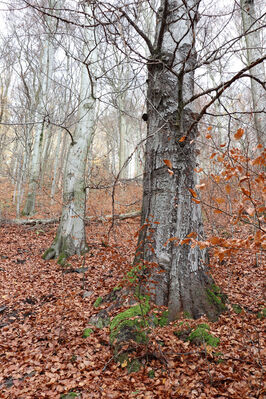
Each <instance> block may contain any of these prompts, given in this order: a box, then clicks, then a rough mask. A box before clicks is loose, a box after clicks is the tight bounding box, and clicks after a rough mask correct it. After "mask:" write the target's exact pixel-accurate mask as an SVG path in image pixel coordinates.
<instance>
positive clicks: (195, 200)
mask: <svg viewBox="0 0 266 399" xmlns="http://www.w3.org/2000/svg"><path fill="white" fill-rule="evenodd" d="M191 200H192V201H193V202H195V203H196V204H200V200H199V199H197V198H193V197H192V198H191Z"/></svg>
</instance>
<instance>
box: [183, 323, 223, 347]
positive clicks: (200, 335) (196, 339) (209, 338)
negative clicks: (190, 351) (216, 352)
mask: <svg viewBox="0 0 266 399" xmlns="http://www.w3.org/2000/svg"><path fill="white" fill-rule="evenodd" d="M205 326H206V325H204V324H201V325H199V326H198V327H197V328H196V329H195V330H194V331H192V332H191V334H190V335H189V337H188V340H189V341H190V342H192V343H196V344H202V343H203V342H205V343H206V344H207V345H210V346H212V347H214V348H216V347H217V346H218V344H219V342H220V339H219V338H217V337H214V336H213V335H211V334H210V333H209V332H208V330H209V328H206V327H205ZM207 326H208V325H207ZM208 327H209V326H208Z"/></svg>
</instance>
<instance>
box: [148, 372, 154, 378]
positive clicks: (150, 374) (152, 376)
mask: <svg viewBox="0 0 266 399" xmlns="http://www.w3.org/2000/svg"><path fill="white" fill-rule="evenodd" d="M148 376H149V378H154V377H155V372H154V370H150V371H149V372H148Z"/></svg>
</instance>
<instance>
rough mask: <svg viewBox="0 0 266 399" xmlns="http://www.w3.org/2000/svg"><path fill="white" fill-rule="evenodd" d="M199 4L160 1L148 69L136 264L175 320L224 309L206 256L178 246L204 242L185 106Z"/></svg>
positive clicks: (188, 111)
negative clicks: (192, 237) (215, 296)
mask: <svg viewBox="0 0 266 399" xmlns="http://www.w3.org/2000/svg"><path fill="white" fill-rule="evenodd" d="M198 3H199V2H198V1H197V0H189V1H187V2H183V1H181V0H168V1H164V0H163V1H162V2H161V7H160V8H159V18H158V21H157V31H156V37H155V45H154V48H155V51H154V54H152V57H151V60H150V63H149V65H148V94H147V114H148V121H147V123H148V132H147V137H148V138H147V144H146V163H145V171H144V183H143V184H144V185H143V187H144V193H143V205H142V222H141V224H142V226H143V228H142V229H141V231H140V233H139V243H138V253H137V255H136V258H135V263H140V264H142V263H144V265H145V267H148V268H151V270H152V272H151V278H150V279H149V282H148V287H149V291H151V292H152V294H153V295H154V300H155V302H156V304H157V305H165V306H168V309H169V320H170V321H171V320H175V319H177V318H178V317H179V316H180V314H181V312H187V313H189V314H190V315H191V316H193V317H194V318H198V317H200V316H201V315H203V314H207V315H208V317H210V318H212V319H215V318H216V317H217V316H218V314H219V312H220V311H221V307H222V305H221V306H217V304H216V303H214V302H212V301H211V296H212V294H211V293H210V292H211V289H212V284H213V281H212V278H211V277H210V275H209V272H208V257H207V253H206V251H205V250H201V249H199V247H198V246H195V247H193V246H191V245H190V243H187V244H183V245H182V244H179V240H180V241H181V240H183V239H185V238H186V237H187V236H188V235H189V234H190V233H193V232H195V233H197V236H198V238H199V239H202V238H203V226H202V219H201V208H200V204H197V203H195V202H194V201H193V197H192V195H191V192H190V191H189V189H194V187H195V184H196V176H195V172H194V169H195V167H196V160H197V151H196V146H195V141H194V140H195V136H196V134H197V132H196V130H195V129H193V130H192V131H190V132H189V133H188V131H189V130H190V126H191V124H192V122H193V121H194V110H193V108H192V105H189V104H188V105H187V106H185V107H184V106H183V104H184V103H185V102H186V101H188V100H189V98H190V97H191V96H192V95H193V91H194V74H193V67H194V65H195V62H196V52H195V25H196V19H197V7H198ZM186 71H189V72H186ZM180 140H181V141H180ZM154 266H155V267H154ZM159 271H161V273H159ZM154 281H155V282H154ZM146 289H147V286H146ZM209 290H210V291H209Z"/></svg>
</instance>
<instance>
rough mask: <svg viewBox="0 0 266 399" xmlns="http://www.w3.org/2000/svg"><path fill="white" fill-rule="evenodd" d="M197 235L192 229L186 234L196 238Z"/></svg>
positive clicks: (188, 236)
mask: <svg viewBox="0 0 266 399" xmlns="http://www.w3.org/2000/svg"><path fill="white" fill-rule="evenodd" d="M197 235H198V234H197V233H196V232H195V231H192V232H191V233H189V234H188V235H187V238H196V237H197Z"/></svg>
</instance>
